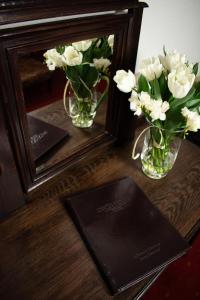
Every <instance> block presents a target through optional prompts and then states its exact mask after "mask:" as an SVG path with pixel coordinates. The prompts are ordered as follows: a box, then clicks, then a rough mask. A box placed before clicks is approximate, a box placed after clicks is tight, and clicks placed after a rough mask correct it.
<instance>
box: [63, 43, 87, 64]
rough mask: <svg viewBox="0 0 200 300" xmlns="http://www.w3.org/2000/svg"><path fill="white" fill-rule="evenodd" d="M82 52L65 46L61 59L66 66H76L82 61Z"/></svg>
mask: <svg viewBox="0 0 200 300" xmlns="http://www.w3.org/2000/svg"><path fill="white" fill-rule="evenodd" d="M82 59H83V54H82V53H81V52H78V51H76V50H75V49H74V47H72V46H68V47H66V48H65V52H64V53H63V60H64V62H65V63H66V64H67V65H68V66H76V65H80V64H81V63H82Z"/></svg>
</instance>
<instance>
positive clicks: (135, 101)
mask: <svg viewBox="0 0 200 300" xmlns="http://www.w3.org/2000/svg"><path fill="white" fill-rule="evenodd" d="M128 100H129V101H130V109H131V110H132V111H134V112H135V113H134V115H137V116H140V115H141V114H142V105H141V102H140V99H139V95H138V94H137V93H136V92H135V91H132V93H131V97H130V98H129V99H128Z"/></svg>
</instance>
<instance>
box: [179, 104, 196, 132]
mask: <svg viewBox="0 0 200 300" xmlns="http://www.w3.org/2000/svg"><path fill="white" fill-rule="evenodd" d="M181 113H182V115H183V116H184V117H185V118H186V128H187V130H189V131H195V132H196V131H197V130H198V129H200V116H199V114H198V113H197V112H196V111H191V110H189V109H188V108H187V107H184V108H182V110H181Z"/></svg>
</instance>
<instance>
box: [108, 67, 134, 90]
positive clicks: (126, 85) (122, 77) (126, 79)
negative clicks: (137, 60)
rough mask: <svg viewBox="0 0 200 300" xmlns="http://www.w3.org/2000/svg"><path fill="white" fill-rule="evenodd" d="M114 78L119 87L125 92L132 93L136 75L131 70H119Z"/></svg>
mask: <svg viewBox="0 0 200 300" xmlns="http://www.w3.org/2000/svg"><path fill="white" fill-rule="evenodd" d="M113 80H114V81H115V82H116V83H117V87H118V89H119V90H120V91H122V92H124V93H130V92H131V90H132V89H133V88H134V86H135V84H136V81H135V75H134V74H133V73H132V72H131V71H130V70H129V71H128V72H126V71H124V70H118V71H117V72H116V75H115V76H114V78H113Z"/></svg>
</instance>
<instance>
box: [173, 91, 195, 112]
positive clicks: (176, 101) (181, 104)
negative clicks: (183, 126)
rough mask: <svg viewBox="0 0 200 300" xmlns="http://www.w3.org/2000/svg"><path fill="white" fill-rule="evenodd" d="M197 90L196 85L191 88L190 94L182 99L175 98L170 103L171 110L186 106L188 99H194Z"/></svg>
mask: <svg viewBox="0 0 200 300" xmlns="http://www.w3.org/2000/svg"><path fill="white" fill-rule="evenodd" d="M195 92H196V89H195V88H194V87H192V88H191V90H190V91H189V92H188V94H187V95H186V96H185V97H184V98H181V99H176V98H175V99H174V100H173V101H172V102H171V104H170V109H171V110H176V109H177V108H178V109H180V108H182V107H184V106H185V104H186V103H187V101H189V100H191V99H194V94H195Z"/></svg>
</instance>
